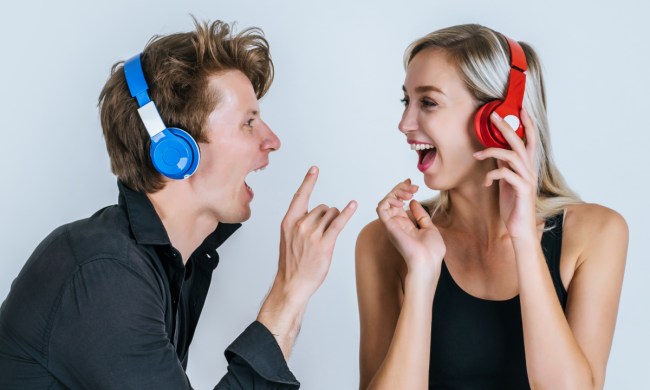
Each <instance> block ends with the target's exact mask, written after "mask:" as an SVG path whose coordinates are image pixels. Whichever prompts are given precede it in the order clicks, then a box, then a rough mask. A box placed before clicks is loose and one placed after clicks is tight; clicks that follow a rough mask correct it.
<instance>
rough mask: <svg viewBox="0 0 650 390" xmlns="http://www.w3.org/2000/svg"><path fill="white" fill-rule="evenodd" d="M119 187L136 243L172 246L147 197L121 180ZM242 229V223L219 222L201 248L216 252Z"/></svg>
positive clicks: (122, 205)
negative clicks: (208, 248)
mask: <svg viewBox="0 0 650 390" xmlns="http://www.w3.org/2000/svg"><path fill="white" fill-rule="evenodd" d="M117 187H118V189H119V192H120V194H119V199H118V205H119V206H120V207H122V208H124V209H125V210H126V214H127V216H128V218H129V224H130V226H131V231H132V233H133V237H134V238H135V241H136V242H137V243H138V244H140V245H171V242H170V241H169V236H168V235H167V231H166V230H165V227H164V226H163V223H162V221H161V220H160V217H159V216H158V213H156V209H155V208H154V207H153V204H151V201H150V200H149V198H148V197H147V195H145V194H144V193H142V192H138V191H134V190H132V189H131V188H129V187H128V186H127V185H126V184H124V183H122V181H121V180H118V181H117ZM240 227H241V223H223V222H219V224H218V225H217V228H216V229H215V230H214V231H213V232H212V233H210V234H209V235H208V236H207V237H206V238H205V240H204V241H203V243H202V244H201V246H200V247H203V248H205V247H210V248H212V249H213V250H216V249H217V248H218V247H219V246H221V244H223V243H224V242H225V241H226V240H227V239H228V238H229V237H230V236H231V235H232V234H233V233H234V232H235V231H236V230H237V229H239V228H240Z"/></svg>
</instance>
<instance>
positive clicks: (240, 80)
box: [208, 70, 259, 114]
mask: <svg viewBox="0 0 650 390" xmlns="http://www.w3.org/2000/svg"><path fill="white" fill-rule="evenodd" d="M208 80H209V81H208V88H209V89H210V92H211V93H212V94H213V96H214V97H215V98H216V99H215V100H216V101H217V107H219V106H221V105H223V106H230V108H233V109H234V108H236V109H238V110H239V111H245V112H246V113H253V112H254V113H255V114H257V113H259V103H258V101H257V95H256V94H255V90H254V89H253V84H252V83H251V82H250V80H249V79H248V77H246V75H244V74H243V73H242V72H241V71H239V70H228V71H225V72H221V73H218V74H214V75H211V76H209V78H208Z"/></svg>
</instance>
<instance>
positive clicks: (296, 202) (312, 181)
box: [287, 166, 318, 218]
mask: <svg viewBox="0 0 650 390" xmlns="http://www.w3.org/2000/svg"><path fill="white" fill-rule="evenodd" d="M317 178H318V167H316V166H313V167H311V168H309V171H308V172H307V175H305V179H304V180H303V181H302V184H301V185H300V187H299V188H298V191H296V193H295V194H294V195H293V199H292V200H291V204H290V205H289V210H288V211H287V216H291V217H293V218H300V217H302V216H303V215H305V213H306V212H307V209H308V207H309V197H310V196H311V193H312V191H313V190H314V186H315V185H316V179H317Z"/></svg>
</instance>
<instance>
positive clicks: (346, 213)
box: [323, 200, 357, 241]
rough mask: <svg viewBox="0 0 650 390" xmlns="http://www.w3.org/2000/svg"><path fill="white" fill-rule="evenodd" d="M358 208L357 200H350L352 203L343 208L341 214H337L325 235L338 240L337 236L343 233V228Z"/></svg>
mask: <svg viewBox="0 0 650 390" xmlns="http://www.w3.org/2000/svg"><path fill="white" fill-rule="evenodd" d="M356 210H357V202H356V201H354V200H352V201H350V203H348V204H347V205H346V206H345V208H343V210H342V211H341V212H340V213H339V215H337V216H336V217H335V218H334V220H332V222H331V223H330V224H329V226H328V227H327V230H325V233H324V234H323V237H324V238H325V239H328V240H331V241H336V237H338V235H339V233H341V230H343V228H344V227H345V225H346V224H347V223H348V221H349V220H350V218H352V215H353V214H354V212H355V211H356Z"/></svg>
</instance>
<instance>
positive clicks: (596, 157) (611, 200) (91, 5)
mask: <svg viewBox="0 0 650 390" xmlns="http://www.w3.org/2000/svg"><path fill="white" fill-rule="evenodd" d="M307 3H308V2H300V1H294V2H288V1H273V2H270V1H256V2H253V1H227V2H225V1H215V0H194V1H186V2H174V1H170V0H156V1H152V0H143V1H137V2H136V1H125V0H112V1H106V0H97V1H92V2H91V1H84V2H82V1H79V2H78V4H77V3H75V2H73V1H71V0H60V1H56V2H54V1H52V2H50V1H32V2H29V1H24V2H18V1H13V2H3V3H2V5H0V53H1V54H0V55H1V57H0V58H1V60H0V91H2V93H1V94H0V118H2V130H1V134H2V143H1V146H0V148H1V149H2V154H3V156H4V157H2V160H1V164H2V176H3V178H2V179H3V180H2V190H1V191H0V248H2V249H3V250H4V252H3V253H2V255H0V300H3V299H4V297H5V296H6V294H7V292H8V291H9V287H10V283H11V281H12V280H13V278H14V277H15V276H16V275H17V273H18V271H19V270H20V268H21V267H22V265H23V263H24V262H25V260H26V259H27V257H28V256H29V255H30V253H31V251H32V250H33V248H34V247H35V246H36V245H37V243H38V242H39V241H40V240H41V239H42V238H43V237H44V236H45V235H46V234H47V233H49V232H50V231H51V230H52V229H53V228H55V227H56V226H58V225H60V224H63V223H65V222H68V221H71V220H75V219H79V218H83V217H85V216H88V215H89V214H91V213H92V212H94V211H95V210H96V209H98V208H100V207H103V206H104V205H107V204H111V203H114V202H115V201H116V195H117V189H116V185H115V178H114V177H113V176H112V175H111V173H110V169H109V165H108V159H107V156H106V152H105V149H104V144H103V139H102V136H101V131H100V128H99V122H98V114H97V108H96V102H97V96H98V94H99V91H100V89H101V87H102V85H103V83H104V82H105V80H106V78H107V76H108V74H109V69H110V66H111V65H112V64H113V63H114V62H115V61H117V60H122V59H126V58H128V57H129V56H131V55H133V54H135V53H137V52H139V51H141V49H142V48H143V46H144V44H145V43H146V42H147V40H148V39H149V38H150V37H151V36H152V35H154V34H165V33H171V32H176V31H185V30H188V29H190V28H191V27H192V25H191V19H190V17H189V14H190V13H192V14H194V15H196V16H197V17H198V18H199V19H222V20H225V21H235V20H236V21H238V22H239V26H240V27H241V28H243V27H248V26H260V27H262V28H263V29H264V31H265V32H266V35H267V38H268V39H269V41H270V44H271V51H272V55H273V58H274V61H275V65H276V71H277V75H276V79H275V83H274V85H273V87H272V88H271V91H270V93H269V94H268V95H267V96H266V98H265V99H264V100H263V104H262V109H263V114H264V117H265V119H266V121H267V122H268V123H269V124H270V125H271V127H272V128H273V129H274V130H275V131H276V132H277V133H278V135H279V136H280V138H281V139H282V141H283V146H282V149H281V150H280V152H278V153H276V154H274V155H272V157H271V162H272V164H271V166H270V167H269V169H267V170H266V171H264V172H263V173H258V174H256V175H254V176H252V179H251V182H252V183H251V184H252V185H253V187H254V188H255V190H256V197H255V201H254V203H253V217H252V219H251V220H250V221H249V222H247V223H246V224H245V228H244V229H242V230H240V231H239V232H238V233H237V234H236V235H235V236H234V237H233V239H232V240H230V241H229V242H228V243H227V244H226V245H225V247H224V248H223V250H222V251H221V254H222V262H221V264H220V265H219V268H218V269H217V271H216V274H215V279H214V283H213V287H212V289H211V291H210V297H209V298H208V301H207V304H206V307H205V309H204V314H203V318H202V320H201V323H200V324H199V327H198V330H197V334H196V337H195V342H194V345H193V346H192V351H191V355H190V365H189V370H188V371H189V377H190V379H191V380H192V383H193V385H194V386H195V387H196V388H197V389H208V388H211V387H212V386H213V385H214V384H215V383H216V382H217V381H218V378H220V376H221V375H222V374H223V373H224V372H225V360H224V358H223V355H222V352H223V350H224V348H225V347H226V346H227V344H228V343H229V342H230V341H231V340H233V339H234V338H235V337H236V336H237V335H238V334H239V332H240V331H241V330H242V329H243V328H244V327H245V326H246V325H247V324H248V323H249V322H250V321H251V320H253V319H254V318H255V315H256V312H257V309H258V307H259V304H260V302H261V300H262V298H263V296H264V294H265V293H266V291H267V289H268V288H269V287H270V283H271V281H272V278H273V274H274V270H275V267H276V261H277V260H276V259H277V246H278V244H277V243H278V238H279V223H280V220H281V218H282V216H283V215H284V211H285V209H286V207H287V205H288V201H289V199H290V197H291V195H292V194H293V192H294V191H295V189H296V188H297V186H298V184H299V183H300V181H301V179H302V177H303V174H304V172H305V171H306V169H307V168H308V167H309V166H310V165H311V164H317V165H319V166H320V168H321V175H320V179H319V180H320V181H319V183H318V185H317V188H316V191H315V193H314V196H313V199H312V205H314V206H315V205H317V204H319V203H328V204H334V205H337V206H343V205H344V204H345V203H346V202H347V201H348V200H349V199H352V198H354V199H357V200H358V201H359V205H360V207H359V210H358V212H357V214H356V215H355V216H354V218H353V219H352V221H351V222H350V223H349V225H348V227H347V228H346V230H345V231H344V232H343V234H342V236H341V238H340V239H339V242H338V244H337V248H336V252H335V259H334V263H333V265H332V269H331V271H330V274H329V277H328V279H327V280H326V282H325V284H324V285H323V287H322V288H321V290H319V292H318V293H317V294H316V295H315V297H314V299H313V300H312V302H311V304H310V307H309V309H308V311H307V313H306V316H305V320H304V324H303V328H302V333H301V335H300V337H299V339H298V344H297V346H296V348H295V352H294V354H293V356H292V359H291V362H290V366H291V368H292V369H293V371H294V372H295V374H296V375H297V377H298V378H299V379H300V380H301V382H302V383H303V388H305V389H353V388H356V386H357V382H358V373H357V348H358V339H359V331H358V316H357V304H356V295H355V285H354V266H353V265H354V258H353V253H354V241H355V238H356V235H357V233H358V232H359V230H360V229H361V228H362V227H363V226H364V225H365V224H366V223H367V222H368V221H370V220H371V219H374V218H375V214H374V207H375V205H376V203H377V201H378V200H379V199H380V198H381V197H382V196H383V195H384V193H385V192H387V191H388V190H389V189H390V188H391V187H392V186H393V185H394V183H396V182H397V181H399V180H403V179H404V178H406V177H409V176H410V177H412V178H413V179H414V181H415V182H416V183H419V184H423V183H422V179H421V176H420V175H419V172H418V171H417V170H416V167H415V155H414V154H413V153H412V152H411V151H410V150H409V149H408V147H407V146H406V144H405V143H404V142H403V137H402V136H401V135H400V134H399V133H398V132H397V131H396V129H397V123H398V120H399V118H400V114H401V105H400V103H399V102H398V100H399V99H400V98H401V90H400V89H401V85H402V82H403V77H404V73H403V69H402V55H403V52H404V49H405V48H406V46H407V45H408V44H409V43H410V42H411V41H412V40H414V39H415V38H418V37H420V36H421V35H424V34H425V33H428V32H430V31H433V30H435V29H438V28H441V27H445V26H448V25H453V24H458V23H466V22H478V23H481V24H484V25H487V26H490V27H492V28H494V29H496V30H498V31H501V32H503V33H505V34H507V35H509V36H511V37H513V38H516V39H519V40H524V41H527V42H530V43H532V44H533V46H534V47H535V48H536V49H537V50H538V52H539V54H540V56H541V58H542V60H543V62H544V64H545V69H546V74H545V77H546V83H547V84H546V85H547V90H548V102H549V116H550V122H551V129H552V137H553V146H554V151H555V157H556V161H557V163H558V165H559V167H560V169H562V171H563V172H564V175H565V176H566V178H567V179H568V181H569V183H571V185H572V186H573V188H574V189H576V190H577V191H578V192H579V193H580V195H581V196H582V197H583V198H584V199H585V200H588V201H590V202H596V203H601V204H604V205H607V206H609V207H611V208H613V209H615V210H617V211H619V212H620V213H622V214H623V216H624V217H625V218H626V219H627V221H628V224H629V226H630V231H631V235H630V249H629V256H628V265H627V271H626V278H625V283H624V287H623V296H622V300H621V307H620V311H619V319H618V324H617V329H616V335H615V338H614V345H613V348H612V353H611V357H610V360H609V369H608V378H607V388H611V389H623V388H638V387H639V385H641V384H642V383H647V367H648V358H647V354H646V352H647V351H648V350H649V349H650V342H649V337H648V332H647V326H648V325H647V324H648V322H650V314H649V313H648V310H647V304H644V303H643V302H644V301H647V300H648V298H650V287H649V285H650V284H649V283H647V278H648V276H649V275H650V272H649V271H650V266H649V265H648V264H649V262H648V261H647V242H648V237H649V235H648V232H649V230H650V229H648V227H647V226H646V225H644V223H647V221H648V220H650V211H649V208H648V206H647V203H646V202H645V201H644V198H646V197H647V194H648V189H649V187H648V180H649V179H650V175H649V169H648V166H649V164H648V160H647V155H648V153H647V151H646V148H647V147H648V145H650V136H649V135H648V134H649V132H648V130H649V129H648V125H647V124H646V115H647V112H648V103H650V99H649V98H648V90H649V89H650V78H649V77H648V64H649V61H648V60H649V56H648V44H647V37H649V36H650V28H649V27H648V22H647V16H648V15H649V13H648V6H647V3H645V2H643V1H634V0H619V1H615V2H603V3H602V4H601V3H600V2H596V1H590V2H588V1H580V2H577V1H571V2H570V1H562V2H560V1H557V2H549V1H537V2H523V1H514V0H511V1H490V2H478V1H477V2H472V1H453V2H452V1H448V2H441V1H431V0H429V1H419V2H409V3H408V4H406V3H405V4H403V5H397V2H385V4H384V3H379V2H367V3H359V2H352V1H332V0H328V1H320V2H309V4H307ZM422 187H423V186H422ZM430 195H431V194H428V195H427V194H424V193H423V194H419V198H426V197H428V196H430ZM643 237H645V238H643ZM252 243H254V245H252ZM644 254H645V255H644ZM235 296H236V297H238V298H237V299H236V300H235V299H233V298H232V297H235Z"/></svg>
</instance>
